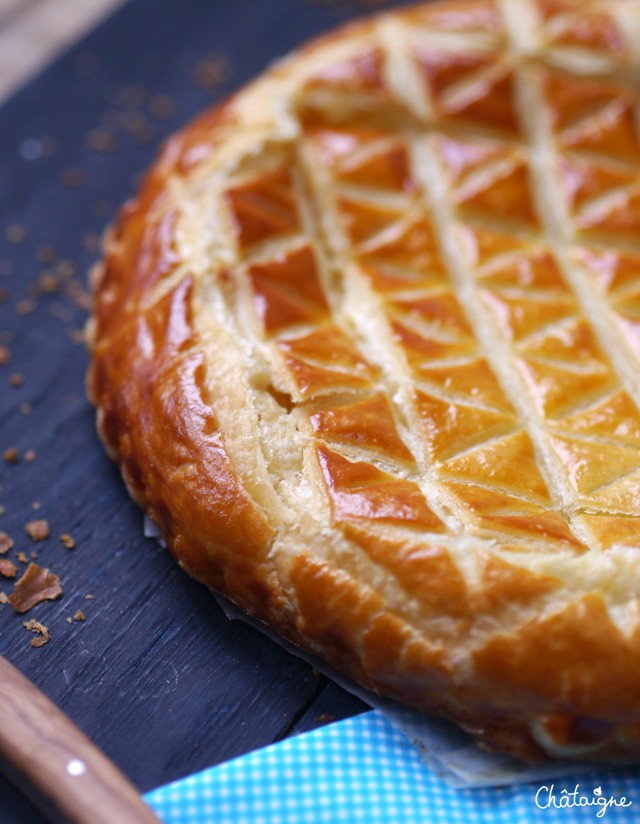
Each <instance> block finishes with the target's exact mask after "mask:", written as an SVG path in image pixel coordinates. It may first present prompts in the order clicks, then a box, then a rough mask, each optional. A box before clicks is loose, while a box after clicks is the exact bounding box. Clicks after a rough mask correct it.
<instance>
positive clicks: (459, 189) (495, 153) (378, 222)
mask: <svg viewBox="0 0 640 824" xmlns="http://www.w3.org/2000/svg"><path fill="white" fill-rule="evenodd" d="M639 43H640V9H639V8H638V4H637V3H636V2H635V1H634V0H629V1H627V0H601V2H598V0H593V2H590V1H589V0H573V1H572V0H502V2H501V1H500V0H495V1H494V0H468V1H467V0H450V1H449V2H442V3H435V4H426V5H423V6H415V7H412V8H409V9H407V10H404V11H399V12H395V13H391V14H386V15H381V16H379V17H375V18H372V19H370V20H367V21H364V22H362V23H359V24H356V25H352V26H349V27H347V28H345V29H343V30H341V31H339V32H337V33H336V34H332V35H329V36H327V37H325V38H323V39H321V40H319V41H316V42H315V43H314V44H312V45H310V46H307V47H306V48H304V49H302V50H300V51H299V52H298V53H296V54H295V55H293V56H292V57H290V58H288V59H287V60H285V61H283V62H281V63H279V64H277V65H276V66H275V67H274V68H272V69H271V70H270V71H269V72H267V73H266V74H264V75H263V76H262V77H261V78H260V79H258V80H257V81H256V82H255V83H253V84H252V85H250V86H248V87H247V88H245V89H244V90H242V91H241V92H240V93H239V94H237V95H236V96H235V97H234V98H232V99H231V100H230V101H229V102H227V103H226V104H225V105H224V106H222V107H220V108H218V109H216V110H214V111H212V112H208V113H205V114H204V115H203V116H202V117H201V118H200V119H199V120H197V121H195V122H194V123H192V124H191V125H190V126H188V127H187V128H186V129H184V130H183V131H182V132H181V133H179V134H178V135H176V136H175V137H174V138H172V139H171V140H170V141H169V142H168V144H167V145H166V146H165V148H164V151H163V153H162V155H161V157H160V158H159V159H158V161H157V162H156V164H155V165H154V166H153V168H152V169H151V171H150V172H149V174H148V176H147V178H146V181H145V183H144V184H143V186H142V188H141V191H140V193H139V195H138V197H137V198H136V199H135V200H133V201H132V202H130V203H129V204H127V205H126V206H125V207H124V209H123V210H122V212H121V214H120V216H119V218H118V220H117V221H116V223H115V225H114V226H113V227H112V229H111V231H110V232H109V234H108V236H107V239H106V244H105V252H104V257H103V260H102V262H101V264H100V265H99V266H98V267H97V268H96V271H95V278H94V287H95V307H94V312H93V318H92V321H91V324H90V333H91V346H92V354H93V359H92V365H91V370H90V374H89V381H88V383H89V392H90V395H91V398H92V400H93V402H94V403H95V404H96V406H97V408H98V423H99V430H100V434H101V436H102V438H103V440H104V442H105V444H106V446H107V448H108V450H109V452H110V454H111V455H112V456H113V457H114V458H115V459H116V460H117V461H118V462H119V464H120V466H121V469H122V472H123V475H124V478H125V480H126V482H127V485H128V487H129V489H130V491H131V493H132V495H133V496H134V498H135V499H136V500H137V501H138V502H139V503H140V505H141V506H142V507H144V508H145V509H146V511H147V512H148V513H149V514H150V515H151V517H152V518H153V519H154V520H155V521H156V522H157V523H158V524H159V525H160V527H161V528H162V531H163V534H164V536H165V538H166V540H167V543H168V545H169V546H170V547H171V550H172V551H173V553H174V554H175V555H176V557H177V558H178V559H179V561H180V563H181V564H182V566H183V567H184V568H185V569H186V570H188V571H189V572H190V573H191V574H193V575H194V576H196V577H197V578H199V579H200V580H202V581H203V582H204V583H206V584H207V585H209V586H211V587H213V588H215V589H216V590H218V591H220V592H223V593H225V594H226V595H228V596H230V597H231V598H232V599H233V600H234V601H236V602H237V603H238V604H239V605H241V606H242V607H243V608H244V609H245V610H246V611H247V612H249V613H250V614H252V615H254V616H257V617H258V618H261V619H263V620H264V621H267V622H268V623H270V624H271V625H272V626H274V627H275V628H277V629H278V630H279V631H280V632H281V633H282V634H283V635H284V636H286V637H287V638H289V639H291V640H293V641H294V642H296V643H297V644H299V645H300V646H301V647H304V648H305V649H308V650H311V651H313V652H314V653H317V654H318V655H320V656H322V657H324V658H326V659H327V660H328V661H330V662H331V663H332V664H333V665H335V666H337V667H339V668H341V669H342V670H344V671H345V672H346V673H347V674H348V675H350V676H352V677H355V678H356V679H358V680H359V681H361V682H362V683H363V684H364V685H366V686H367V687H369V688H371V689H373V690H376V691H378V692H380V693H382V694H385V695H389V696H393V697H395V698H398V699H400V700H402V701H405V702H407V703H409V704H411V705H413V706H415V707H418V708H420V709H421V710H424V711H425V712H428V713H438V714H441V715H444V716H446V717H448V718H451V719H453V720H455V721H457V722H458V723H459V724H461V725H462V726H463V727H465V728H466V729H468V730H469V731H471V732H472V733H473V734H474V735H475V736H476V738H477V739H478V740H479V741H481V742H482V743H483V744H484V745H485V746H487V747H492V748H497V749H503V750H506V751H508V752H511V753H514V754H516V755H519V756H522V757H525V758H529V759H535V758H540V757H544V756H545V755H546V756H553V757H559V758H572V759H573V758H584V759H592V760H598V759H609V760H619V761H624V760H637V759H638V756H639V755H640V697H639V692H638V684H640V609H639V606H640V605H639V601H638V594H639V592H640V564H639V563H638V553H639V552H640V520H639V519H640V448H639V444H640V411H639V407H638V404H639V402H640V233H639V230H640V143H639V142H638V115H639V112H638V92H637V88H638V86H637V76H638V71H639V70H640V48H639V47H638V44H639Z"/></svg>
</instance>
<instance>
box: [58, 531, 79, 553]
mask: <svg viewBox="0 0 640 824" xmlns="http://www.w3.org/2000/svg"><path fill="white" fill-rule="evenodd" d="M60 541H61V543H62V545H63V546H64V547H65V548H66V549H73V548H74V547H75V545H76V542H75V541H74V539H73V538H72V537H71V535H69V533H68V532H65V533H64V534H63V535H61V536H60Z"/></svg>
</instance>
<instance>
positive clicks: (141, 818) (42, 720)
mask: <svg viewBox="0 0 640 824" xmlns="http://www.w3.org/2000/svg"><path fill="white" fill-rule="evenodd" d="M0 756H1V757H2V759H3V760H4V761H5V762H6V763H7V764H8V765H9V766H10V767H11V769H12V770H16V771H17V773H18V774H19V775H20V777H21V778H22V779H26V781H27V782H28V785H29V787H30V788H31V787H33V788H35V790H36V791H37V792H38V794H39V796H40V800H44V801H45V802H46V803H47V805H51V806H52V807H53V808H54V810H55V811H56V812H57V813H58V815H57V817H56V819H54V820H58V821H59V820H60V815H62V817H63V819H64V820H65V821H68V822H70V824H114V822H117V824H159V821H158V819H157V818H156V816H155V815H154V814H153V813H152V812H151V810H150V809H149V807H147V805H146V804H145V803H144V802H143V801H142V799H141V798H140V795H139V793H138V792H137V790H136V789H135V787H134V786H133V785H132V784H131V783H130V782H129V781H128V779H127V778H125V776H124V775H123V774H122V773H121V772H120V770H118V769H117V768H116V767H115V766H114V764H112V763H111V761H109V759H108V758H107V757H106V756H105V755H103V754H102V753H101V752H100V750H99V749H98V748H97V747H96V746H95V745H94V744H92V743H91V741H89V739H88V738H87V737H86V736H85V735H84V733H82V732H81V731H80V730H79V729H78V727H76V725H75V724H74V723H73V722H72V721H71V720H70V719H69V718H67V716H66V715H65V714H64V713H63V712H61V711H60V710H59V709H58V708H57V707H56V706H55V704H53V703H52V702H51V701H50V700H49V699H48V698H47V697H46V696H45V695H44V694H43V693H42V692H40V690H39V689H38V688H37V687H36V686H34V684H32V683H31V681H29V680H27V679H26V678H25V677H24V676H23V675H22V674H21V673H20V672H19V671H18V670H17V669H15V667H13V666H11V664H9V662H8V661H6V660H5V659H4V658H2V657H0ZM19 783H20V784H21V785H22V784H23V783H24V782H23V781H21V782H19ZM29 795H30V793H29Z"/></svg>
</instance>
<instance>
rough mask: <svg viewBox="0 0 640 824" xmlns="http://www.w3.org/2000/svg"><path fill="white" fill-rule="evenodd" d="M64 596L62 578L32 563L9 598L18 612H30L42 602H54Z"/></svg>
mask: <svg viewBox="0 0 640 824" xmlns="http://www.w3.org/2000/svg"><path fill="white" fill-rule="evenodd" d="M60 595H62V587H61V586H60V578H59V577H58V576H57V575H56V574H55V573H53V572H50V571H49V570H48V569H45V568H44V567H40V566H38V565H37V564H34V563H31V564H29V566H28V567H27V569H26V571H25V573H24V575H23V576H22V578H20V580H19V581H18V582H17V584H16V585H15V587H14V590H13V592H12V593H11V595H10V596H9V603H10V604H11V606H12V607H13V608H14V609H15V610H16V612H28V611H29V610H30V609H31V608H32V607H34V606H35V605H36V604H39V603H40V602H41V601H53V600H55V599H56V598H58V597H59V596H60Z"/></svg>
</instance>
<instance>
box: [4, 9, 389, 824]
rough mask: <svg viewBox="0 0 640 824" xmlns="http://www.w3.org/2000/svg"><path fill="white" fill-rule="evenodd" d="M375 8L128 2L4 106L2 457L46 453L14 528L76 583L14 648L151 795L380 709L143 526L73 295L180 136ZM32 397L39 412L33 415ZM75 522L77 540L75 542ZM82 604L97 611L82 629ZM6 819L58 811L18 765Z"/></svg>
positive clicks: (13, 477) (20, 543)
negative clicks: (140, 185)
mask: <svg viewBox="0 0 640 824" xmlns="http://www.w3.org/2000/svg"><path fill="white" fill-rule="evenodd" d="M384 5H386V6H392V5H398V4H397V3H393V2H388V3H385V4H384ZM361 11H362V9H361V8H360V9H358V6H357V4H350V5H349V4H346V3H342V4H340V5H336V4H335V3H334V4H333V5H322V4H321V3H319V2H314V0H269V2H264V0H235V2H233V3H222V2H211V0H179V2H178V0H130V2H129V3H128V4H127V5H126V6H124V7H123V8H122V9H121V10H120V11H119V12H118V13H117V14H116V15H115V16H114V17H113V18H111V19H110V20H108V21H107V22H106V23H105V24H104V25H103V26H101V28H100V29H98V30H97V31H96V32H94V33H93V34H92V35H91V36H89V37H88V38H87V39H86V40H85V41H84V42H83V43H81V44H80V45H79V46H77V47H76V48H74V49H73V50H72V52H71V53H69V54H68V55H66V56H65V57H64V58H62V59H61V60H60V61H58V62H57V63H56V64H55V65H54V66H53V67H52V68H50V69H49V70H48V71H46V72H45V73H44V74H43V75H41V76H40V77H39V78H37V79H36V80H35V81H34V82H32V83H31V84H29V86H28V87H26V88H25V89H24V90H22V91H21V92H20V93H19V94H18V95H17V96H16V97H14V98H13V99H12V100H11V101H10V102H9V103H7V104H6V105H5V106H4V107H3V108H2V109H1V110H0V289H2V290H3V293H4V292H6V294H5V295H4V297H5V299H4V301H2V302H0V343H2V342H4V343H5V344H6V345H8V346H9V348H10V350H11V363H10V364H9V365H7V366H0V452H4V450H6V449H7V448H9V447H16V448H17V449H18V450H19V452H20V453H24V452H25V451H27V450H30V449H34V450H36V452H37V457H36V459H35V460H34V461H32V462H28V461H25V460H21V461H19V462H18V463H17V464H15V465H8V464H7V463H6V462H5V461H4V460H1V459H0V505H1V506H2V507H4V513H3V514H2V515H0V531H6V532H8V533H9V534H10V535H11V536H12V537H13V538H14V540H15V541H16V547H15V549H14V550H13V551H12V552H11V553H10V557H13V558H15V556H16V553H17V551H19V550H20V551H23V552H25V553H27V554H29V553H30V552H31V551H32V550H33V549H35V550H37V552H38V555H39V559H38V560H39V562H40V563H41V564H42V565H44V566H49V567H52V568H54V569H56V570H57V571H58V572H59V574H60V576H61V579H62V584H63V588H64V594H63V596H62V598H61V599H60V600H59V601H57V602H55V603H52V602H49V603H43V604H40V605H38V606H37V607H36V608H34V609H33V610H32V611H31V613H29V615H28V616H27V617H29V618H31V617H33V618H36V619H37V620H39V621H41V622H42V623H44V624H46V625H47V626H48V627H49V630H50V632H51V636H52V640H51V641H50V643H49V644H47V645H46V646H44V647H42V648H40V649H34V648H33V647H31V645H30V640H31V638H32V637H33V636H31V635H30V634H29V633H28V632H27V631H26V630H25V628H24V627H23V626H22V621H23V620H24V616H20V615H18V614H17V613H15V612H14V611H13V610H12V608H11V607H10V606H0V654H2V655H4V656H6V657H7V658H8V659H9V660H10V661H11V662H12V663H13V664H15V665H17V666H18V667H19V668H20V669H21V670H22V671H23V672H24V673H25V674H26V675H27V676H28V677H29V678H30V679H32V680H33V681H34V682H35V683H36V684H37V685H38V686H39V687H40V688H41V689H42V690H44V692H45V693H47V695H49V696H50V698H52V699H53V701H54V702H55V703H56V704H58V706H60V707H61V708H62V709H63V710H64V712H66V713H68V714H69V715H70V716H71V718H73V719H74V720H75V721H76V722H77V723H78V724H79V725H80V727H81V728H82V729H83V730H84V731H85V732H86V733H87V734H88V735H89V736H90V737H91V738H92V739H93V740H94V741H95V742H96V743H97V744H98V745H99V746H100V747H101V748H102V749H103V750H104V751H105V752H106V753H107V755H108V756H110V757H111V758H112V759H113V760H114V761H115V762H116V764H118V765H119V766H120V767H121V768H122V769H123V770H124V772H125V773H126V774H127V775H128V776H129V777H130V778H131V779H132V780H133V781H134V782H135V783H136V785H137V786H138V787H139V788H140V789H141V790H142V791H145V790H148V789H150V788H152V787H156V786H159V785H161V784H164V783H165V782H168V781H171V780H174V779H177V778H179V777H181V776H184V775H187V774H189V773H192V772H194V771H196V770H200V769H202V768H204V767H207V766H210V765H213V764H216V763H219V762H221V761H224V760H226V759H229V758H232V757H234V756H237V755H240V754H242V753H245V752H248V751H250V750H252V749H255V748H257V747H261V746H263V745H266V744H269V743H271V742H273V741H276V740H279V739H280V738H282V737H284V736H286V735H289V734H293V733H299V732H303V731H305V730H308V729H311V728H313V727H314V726H317V725H318V724H319V723H322V722H323V721H326V720H327V717H329V716H331V717H335V718H340V717H345V716H348V715H352V714H354V713H356V712H359V711H362V709H363V708H364V705H363V704H362V703H361V702H359V701H358V700H357V699H355V698H353V697H351V696H349V695H348V694H347V693H345V692H343V691H342V690H340V689H339V688H337V687H335V686H334V685H331V684H329V683H328V682H327V680H326V679H325V678H323V677H320V676H318V675H317V674H315V673H314V672H313V671H312V670H311V669H310V667H309V666H308V665H306V664H304V663H302V662H301V661H299V660H297V659H296V658H293V657H291V656H290V655H288V654H287V653H285V652H284V651H282V650H281V649H280V648H279V647H277V646H276V645H274V644H273V643H271V642H270V641H268V640H267V639H265V638H264V637H262V636H261V635H260V634H259V633H257V632H256V631H254V630H252V629H250V628H249V627H247V626H245V625H243V624H240V623H238V622H229V621H228V620H227V619H226V618H225V617H224V615H223V613H222V612H221V610H220V609H219V607H218V606H217V604H216V603H215V601H214V600H213V598H212V597H211V595H210V594H209V593H208V592H207V591H206V590H205V589H204V588H203V587H201V586H200V585H199V584H197V583H195V582H194V581H192V580H190V579H189V578H188V577H187V576H186V575H185V574H183V573H182V572H181V571H180V570H179V569H178V568H177V567H176V565H175V564H174V562H173V561H172V560H171V559H170V558H169V557H168V554H167V553H165V552H163V551H162V550H160V549H159V548H158V547H157V545H156V544H155V542H153V541H150V540H147V539H145V538H143V537H142V517H141V514H140V512H139V511H138V510H137V508H136V507H135V506H134V505H133V504H132V502H131V501H130V500H129V498H128V497H127V495H126V493H125V490H124V488H123V485H122V483H121V481H120V478H119V476H118V474H117V472H116V470H115V468H114V467H113V465H112V464H111V463H110V462H109V460H108V459H107V458H106V457H105V455H104V453H103V451H102V448H101V446H100V445H99V443H98V441H97V438H96V435H95V432H94V422H93V412H92V410H91V408H90V407H89V404H88V403H87V401H86V399H85V397H84V374H85V369H86V365H87V358H86V354H85V352H84V349H83V347H82V346H81V345H80V344H78V343H77V342H76V341H75V340H74V339H73V337H72V336H73V335H74V334H76V333H77V330H78V329H79V328H80V327H81V326H82V325H83V323H84V320H85V312H84V310H83V309H82V308H81V306H79V305H78V302H80V303H81V301H78V300H77V296H76V297H75V298H74V297H73V295H70V294H69V292H72V293H73V292H74V290H75V292H77V291H78V286H79V285H80V284H81V283H84V282H85V273H86V271H87V270H88V268H89V267H90V265H91V264H92V262H93V260H94V258H95V251H92V249H91V241H92V237H95V234H97V233H100V232H101V231H102V229H103V228H104V225H105V224H106V222H107V220H108V219H109V217H110V216H111V215H112V214H113V211H114V209H115V208H116V207H117V205H118V204H119V203H121V202H122V201H123V200H124V199H125V198H126V197H127V196H128V194H129V193H130V192H131V191H132V190H133V188H134V186H135V180H136V177H137V175H138V174H139V173H140V171H141V170H142V169H144V168H145V167H146V166H147V165H148V164H149V163H150V162H151V160H152V159H153V157H154V155H155V153H156V152H157V149H158V146H159V145H160V142H161V140H162V138H163V137H165V136H166V135H167V134H169V133H170V132H171V131H172V130H174V129H175V128H177V127H178V126H179V125H181V124H183V123H185V122H186V121H187V120H188V119H189V118H190V117H192V116H193V115H194V114H196V113H197V112H198V111H199V110H200V109H201V108H203V107H204V106H206V105H209V104H210V103H212V102H214V101H215V100H216V99H221V98H222V97H224V96H226V94H228V92H229V91H231V90H232V89H234V88H237V87H238V86H240V85H241V84H242V83H244V82H245V81H247V80H248V79H250V78H251V77H252V76H253V75H254V74H256V73H257V72H259V71H261V70H262V69H263V68H264V67H265V66H266V65H267V64H268V63H269V62H270V61H271V60H272V59H273V58H275V57H276V56H278V55H281V54H284V53H285V52H287V51H288V50H290V49H291V48H293V47H294V46H296V45H297V44H298V43H299V42H300V41H302V40H304V39H306V38H308V37H310V36H312V35H314V34H315V33H317V32H320V31H322V30H325V29H327V28H330V27H331V26H333V25H335V24H336V23H339V22H340V21H341V20H345V19H347V18H349V17H352V16H354V15H355V14H357V13H359V12H361ZM212 52H223V53H225V54H226V55H228V58H229V62H230V71H229V75H228V78H227V80H226V81H225V82H224V83H223V84H222V85H220V86H218V87H217V88H216V89H215V90H206V89H204V88H202V86H201V85H199V84H198V83H196V82H194V71H195V69H196V67H197V66H198V65H201V63H202V61H203V59H205V58H206V57H207V55H210V54H211V53H212ZM140 89H142V96H143V97H144V96H146V97H148V96H149V95H150V96H153V95H157V94H165V95H169V96H170V97H171V98H172V100H173V101H174V103H175V111H174V112H173V113H172V115H171V116H170V117H169V118H168V119H162V120H160V119H158V118H157V117H155V118H154V117H153V116H151V115H150V114H149V110H148V105H147V100H144V101H142V100H141V99H140V98H141V93H140ZM114 113H115V114H114ZM156 113H157V110H156ZM141 114H142V115H143V116H142V118H141ZM105 118H106V120H105ZM114 119H115V120H114ZM111 121H114V122H115V126H114V124H113V123H112V122H111ZM105 122H106V123H107V125H108V126H109V127H110V128H112V127H113V129H114V130H115V132H116V135H117V148H116V150H115V151H113V152H104V151H97V150H96V149H95V148H91V146H90V145H88V142H87V135H88V133H89V132H90V130H92V129H95V128H96V127H99V126H101V124H102V125H104V123H105ZM102 136H103V137H104V135H102ZM98 137H100V133H99V135H98ZM94 140H95V134H94ZM107 148H108V147H107ZM16 227H18V228H16ZM21 229H24V230H26V237H25V238H21V237H20V235H21ZM87 233H93V235H91V234H89V236H87ZM16 241H17V242H16ZM42 247H52V248H53V249H54V250H55V254H56V260H55V262H54V263H53V264H52V265H48V264H46V265H45V264H43V263H42V262H41V261H40V260H39V259H38V258H39V256H40V257H42V256H43V255H45V256H46V252H43V250H42ZM61 261H63V263H62V267H61V269H60V268H59V269H58V270H57V271H58V274H66V275H67V276H69V275H70V272H71V270H70V267H69V265H68V263H65V262H64V261H72V263H73V265H74V267H75V270H76V274H75V275H73V276H72V277H71V287H69V286H65V288H64V289H63V290H62V291H61V292H60V293H58V294H48V293H47V294H42V295H39V296H37V298H36V300H35V301H34V302H33V306H30V305H29V303H27V304H25V303H24V300H25V298H27V299H29V297H30V296H32V295H33V289H34V284H36V283H37V282H38V279H39V278H40V276H41V274H42V272H43V270H45V269H50V268H55V267H56V266H59V264H60V262H61ZM74 281H75V284H74ZM26 310H32V311H29V313H28V314H21V312H24V311H26ZM74 330H76V332H74ZM14 373H21V374H22V375H23V376H24V383H23V384H22V386H19V387H13V386H11V385H10V381H9V377H10V375H12V374H14ZM25 403H28V404H30V405H31V407H32V411H31V414H28V415H25V414H23V412H21V411H20V410H21V407H22V406H23V405H24V404H25ZM34 502H39V503H40V509H38V510H37V511H36V510H34V509H33V508H32V504H33V503H34ZM34 517H44V518H47V519H48V520H49V522H50V525H51V537H50V539H49V540H47V541H46V542H43V543H40V544H37V545H36V544H32V543H31V542H30V540H29V539H28V538H27V536H26V535H25V533H24V531H23V525H24V524H25V522H26V521H28V520H30V519H32V518H34ZM63 532H67V533H71V534H72V535H73V537H74V539H75V540H76V543H77V546H76V548H75V549H73V550H67V549H65V548H64V547H63V546H62V544H61V543H60V542H59V540H58V536H59V535H60V533H63ZM0 589H3V590H5V591H7V592H9V591H10V590H11V583H10V582H7V583H6V584H3V582H2V581H0ZM87 594H92V595H94V596H95V598H94V599H93V600H86V599H85V595H87ZM78 609H80V610H82V611H83V612H84V613H85V615H86V621H85V622H75V621H74V622H73V623H71V624H69V623H68V622H67V621H66V618H67V617H68V616H71V615H73V614H74V613H75V612H76V610H78ZM0 821H2V822H3V824H37V822H41V821H43V819H42V817H41V815H40V814H39V813H38V812H36V811H35V810H34V809H33V808H32V807H31V806H30V805H29V804H28V803H27V801H26V800H25V799H24V798H23V797H22V796H21V795H20V794H19V793H18V792H17V791H16V790H15V789H14V788H13V786H12V785H11V784H9V783H8V781H6V780H4V779H2V778H1V777H0Z"/></svg>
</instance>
